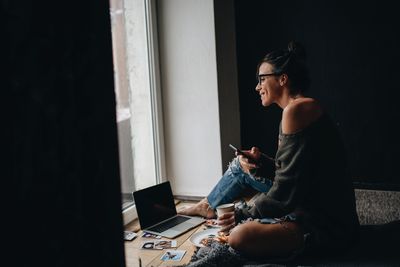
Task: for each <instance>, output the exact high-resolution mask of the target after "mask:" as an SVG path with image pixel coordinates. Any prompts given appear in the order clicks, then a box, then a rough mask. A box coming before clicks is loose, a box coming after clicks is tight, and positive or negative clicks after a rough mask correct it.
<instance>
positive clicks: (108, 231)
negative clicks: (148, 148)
mask: <svg viewBox="0 0 400 267" xmlns="http://www.w3.org/2000/svg"><path fill="white" fill-rule="evenodd" d="M0 11H1V13H0V27H1V33H2V35H1V50H0V53H1V63H0V64H1V73H2V79H1V90H2V92H3V94H2V96H3V98H2V103H3V104H2V107H3V108H4V107H5V109H4V110H5V113H3V114H4V115H6V117H7V119H6V120H3V123H4V125H3V126H4V127H3V132H7V133H10V134H9V135H7V137H6V139H5V141H6V143H7V144H6V146H3V149H5V148H8V149H9V150H8V154H7V157H6V163H7V164H6V166H4V168H2V170H3V172H2V174H3V175H2V181H3V186H2V189H3V190H4V189H5V190H6V191H8V192H7V193H8V194H6V196H7V200H6V201H5V202H3V201H2V206H4V207H5V209H6V210H7V212H8V213H6V214H4V210H3V211H2V218H3V220H4V221H6V222H7V227H5V228H3V229H2V232H3V234H2V236H3V240H2V241H3V244H4V246H5V247H6V251H7V253H5V254H6V255H7V256H11V255H12V257H10V259H9V260H10V262H9V263H8V264H9V265H10V266H124V247H123V239H122V231H123V224H122V215H121V198H120V182H119V168H118V151H117V148H118V146H117V130H116V122H115V121H116V120H115V96H114V87H113V84H114V82H113V67H112V49H111V32H110V31H111V26H110V15H109V6H108V1H106V0H102V1H99V0H94V1H61V2H60V1H28V0H26V1H1V6H0ZM4 184H6V185H7V186H4ZM5 236H7V237H9V238H8V239H5ZM8 252H10V253H8ZM3 261H4V259H3ZM6 265H7V264H6Z"/></svg>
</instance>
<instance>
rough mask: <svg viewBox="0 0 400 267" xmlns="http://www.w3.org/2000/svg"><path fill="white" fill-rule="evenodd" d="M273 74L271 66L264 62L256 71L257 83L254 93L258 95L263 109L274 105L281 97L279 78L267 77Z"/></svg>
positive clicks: (274, 76)
mask: <svg viewBox="0 0 400 267" xmlns="http://www.w3.org/2000/svg"><path fill="white" fill-rule="evenodd" d="M273 73H274V71H273V67H272V65H271V64H269V63H266V62H264V63H262V64H261V65H260V68H259V69H258V77H259V82H258V84H257V86H256V91H257V92H258V93H259V94H260V96H261V104H262V105H263V106H264V107H267V106H269V105H271V104H272V103H276V101H277V99H278V98H279V96H280V95H281V89H280V88H281V86H280V85H279V76H277V75H268V74H273ZM266 74H267V75H266Z"/></svg>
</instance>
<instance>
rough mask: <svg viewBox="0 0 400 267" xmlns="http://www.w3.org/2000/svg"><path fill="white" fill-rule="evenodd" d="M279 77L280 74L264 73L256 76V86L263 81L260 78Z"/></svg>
mask: <svg viewBox="0 0 400 267" xmlns="http://www.w3.org/2000/svg"><path fill="white" fill-rule="evenodd" d="M279 75H281V74H280V73H277V72H272V73H265V74H258V76H257V81H258V84H261V83H262V82H263V81H264V79H262V77H268V76H279Z"/></svg>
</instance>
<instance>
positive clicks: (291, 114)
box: [282, 97, 323, 134]
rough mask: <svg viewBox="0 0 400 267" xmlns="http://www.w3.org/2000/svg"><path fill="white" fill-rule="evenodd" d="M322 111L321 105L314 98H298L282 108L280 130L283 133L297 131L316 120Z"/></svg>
mask: <svg viewBox="0 0 400 267" xmlns="http://www.w3.org/2000/svg"><path fill="white" fill-rule="evenodd" d="M322 112H323V111H322V108H321V105H320V104H319V103H318V102H317V101H316V100H315V99H313V98H309V97H302V98H298V99H296V100H294V101H293V102H291V103H290V104H289V105H287V107H286V108H285V109H284V110H283V114H282V132H283V133H284V134H292V133H295V132H298V131H300V130H302V129H304V128H306V127H307V126H308V125H310V124H311V123H312V122H314V121H316V120H317V119H318V118H319V117H320V116H321V115H322Z"/></svg>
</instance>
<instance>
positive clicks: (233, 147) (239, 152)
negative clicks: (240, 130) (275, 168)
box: [229, 144, 275, 162]
mask: <svg viewBox="0 0 400 267" xmlns="http://www.w3.org/2000/svg"><path fill="white" fill-rule="evenodd" d="M229 147H230V148H232V149H233V150H235V151H236V152H237V154H238V155H243V156H244V157H246V155H245V154H244V153H243V151H242V150H240V149H239V148H236V147H235V146H234V145H231V144H229ZM260 153H261V156H263V157H264V158H266V159H269V160H270V161H272V162H275V159H274V158H273V157H270V156H268V155H267V154H265V153H262V152H260ZM246 158H247V157H246ZM250 160H251V161H253V162H255V161H254V160H252V159H250Z"/></svg>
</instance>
